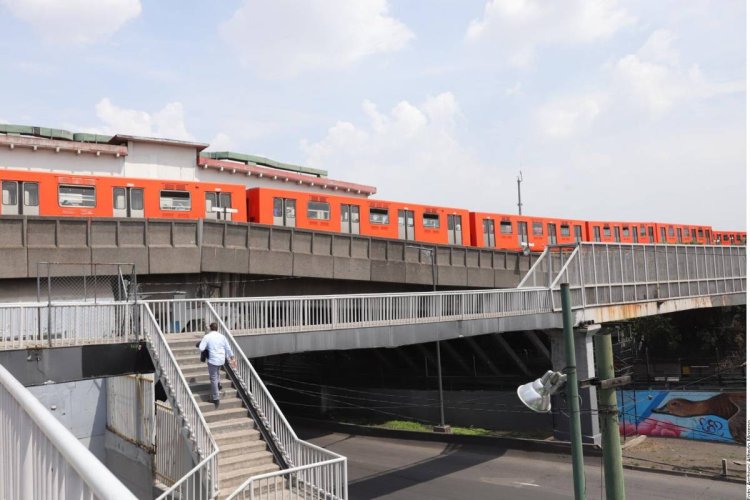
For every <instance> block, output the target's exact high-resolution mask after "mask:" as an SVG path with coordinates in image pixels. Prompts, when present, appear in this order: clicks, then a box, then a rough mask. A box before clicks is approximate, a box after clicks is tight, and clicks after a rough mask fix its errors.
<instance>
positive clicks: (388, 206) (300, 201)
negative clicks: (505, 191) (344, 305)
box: [247, 188, 471, 246]
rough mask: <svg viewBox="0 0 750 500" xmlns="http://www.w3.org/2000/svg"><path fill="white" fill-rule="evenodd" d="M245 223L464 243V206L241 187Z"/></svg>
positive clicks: (467, 235)
mask: <svg viewBox="0 0 750 500" xmlns="http://www.w3.org/2000/svg"><path fill="white" fill-rule="evenodd" d="M247 206H248V221H249V222H258V223H260V224H269V225H277V226H287V227H298V228H303V229H311V230H316V231H331V232H337V233H346V234H363V235H367V236H376V237H380V238H393V239H400V240H413V241H419V242H424V243H436V244H448V245H461V246H469V245H470V244H471V235H470V232H469V230H468V229H465V225H466V224H467V223H468V221H469V212H468V210H464V209H459V208H447V207H437V206H431V205H417V204H414V203H404V202H395V201H384V200H373V199H363V198H353V197H348V196H338V195H326V194H318V193H311V192H300V191H287V190H280V189H270V188H253V189H248V190H247Z"/></svg>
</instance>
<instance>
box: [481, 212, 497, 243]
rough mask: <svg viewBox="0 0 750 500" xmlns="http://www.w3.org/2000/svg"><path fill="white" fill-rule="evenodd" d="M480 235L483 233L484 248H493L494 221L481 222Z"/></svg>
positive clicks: (485, 220)
mask: <svg viewBox="0 0 750 500" xmlns="http://www.w3.org/2000/svg"><path fill="white" fill-rule="evenodd" d="M482 233H484V246H486V247H489V248H495V221H493V220H492V219H484V220H483V221H482Z"/></svg>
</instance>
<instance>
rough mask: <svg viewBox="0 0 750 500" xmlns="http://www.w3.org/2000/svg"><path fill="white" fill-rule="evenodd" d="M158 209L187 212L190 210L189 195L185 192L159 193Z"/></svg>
mask: <svg viewBox="0 0 750 500" xmlns="http://www.w3.org/2000/svg"><path fill="white" fill-rule="evenodd" d="M159 208H160V209H162V210H175V211H178V212H188V211H189V210H190V193H189V192H187V191H167V190H164V191H161V192H160V193H159Z"/></svg>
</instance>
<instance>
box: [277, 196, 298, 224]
mask: <svg viewBox="0 0 750 500" xmlns="http://www.w3.org/2000/svg"><path fill="white" fill-rule="evenodd" d="M273 223H274V225H276V226H286V227H296V225H297V200H295V199H294V198H274V199H273Z"/></svg>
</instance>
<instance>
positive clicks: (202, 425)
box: [141, 303, 219, 499]
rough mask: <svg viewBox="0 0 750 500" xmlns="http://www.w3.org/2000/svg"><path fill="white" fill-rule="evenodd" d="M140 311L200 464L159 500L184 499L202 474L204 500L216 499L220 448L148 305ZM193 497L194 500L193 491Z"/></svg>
mask: <svg viewBox="0 0 750 500" xmlns="http://www.w3.org/2000/svg"><path fill="white" fill-rule="evenodd" d="M141 311H142V314H141V317H142V318H146V323H145V325H144V326H148V325H150V328H149V327H146V328H144V337H145V338H146V344H147V346H148V349H149V351H150V353H151V358H152V359H153V362H154V368H155V369H156V372H157V374H158V376H159V378H160V379H161V380H162V384H163V385H164V389H165V392H166V393H167V397H168V398H169V399H170V403H171V404H172V408H173V411H174V412H175V413H176V414H177V415H178V416H179V417H180V418H181V419H182V421H183V431H184V432H185V437H186V438H187V439H189V440H190V441H191V442H192V445H191V446H190V449H191V451H192V454H193V457H194V460H195V461H196V462H197V461H199V460H200V462H199V463H198V465H196V466H195V467H194V468H193V469H192V470H191V471H190V472H188V473H187V474H186V475H185V476H183V478H182V479H180V480H179V481H177V482H176V483H175V484H173V485H171V487H170V488H169V489H168V490H167V491H166V492H164V493H163V494H162V495H160V496H159V499H162V498H182V497H183V496H184V494H185V493H186V492H185V491H183V489H187V490H191V489H194V488H195V486H194V485H193V484H192V483H191V482H190V481H192V480H193V479H195V478H198V480H199V484H200V482H201V481H200V480H201V479H203V478H204V476H203V474H202V473H201V474H198V473H199V472H200V471H203V470H205V471H206V475H205V479H206V480H207V489H208V496H207V497H205V498H213V496H214V495H215V494H216V493H217V492H218V490H219V485H218V463H217V456H218V452H219V447H218V445H217V444H216V441H215V440H214V437H213V435H212V434H211V431H210V429H209V427H208V424H207V423H206V420H205V419H204V418H203V413H202V412H201V411H200V408H199V407H198V403H197V402H196V401H195V398H194V397H193V394H192V392H191V390H190V385H189V384H188V382H187V380H185V376H184V375H183V373H182V370H181V369H180V367H179V364H178V363H177V360H176V359H175V357H174V354H173V353H172V349H170V347H169V343H168V342H167V340H166V338H165V337H164V333H162V331H161V329H160V328H159V324H158V323H157V321H156V318H155V317H154V315H153V313H152V312H151V309H150V308H149V306H148V304H145V303H141ZM151 329H153V330H155V332H156V334H155V335H154V334H152V332H151ZM199 493H200V495H199V496H198V498H204V495H203V494H202V493H203V492H202V489H200V490H199ZM192 497H195V492H194V491H193V495H192Z"/></svg>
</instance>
